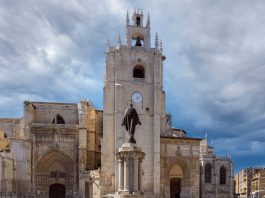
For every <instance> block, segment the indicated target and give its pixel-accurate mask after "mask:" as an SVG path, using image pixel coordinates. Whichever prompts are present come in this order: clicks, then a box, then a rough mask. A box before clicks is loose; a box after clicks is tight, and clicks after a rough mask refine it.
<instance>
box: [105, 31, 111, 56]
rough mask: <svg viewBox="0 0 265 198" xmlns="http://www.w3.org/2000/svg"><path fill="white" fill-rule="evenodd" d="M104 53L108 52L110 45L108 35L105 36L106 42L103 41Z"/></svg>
mask: <svg viewBox="0 0 265 198" xmlns="http://www.w3.org/2000/svg"><path fill="white" fill-rule="evenodd" d="M105 46H106V51H107V52H108V51H109V47H110V43H109V34H107V37H106V41H105Z"/></svg>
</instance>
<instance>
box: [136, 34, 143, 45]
mask: <svg viewBox="0 0 265 198" xmlns="http://www.w3.org/2000/svg"><path fill="white" fill-rule="evenodd" d="M135 46H138V47H142V42H141V38H140V37H139V36H138V37H137V39H136V42H135Z"/></svg>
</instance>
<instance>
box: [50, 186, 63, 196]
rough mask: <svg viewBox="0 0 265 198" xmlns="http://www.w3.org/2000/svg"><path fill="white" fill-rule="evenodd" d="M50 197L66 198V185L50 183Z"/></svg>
mask: <svg viewBox="0 0 265 198" xmlns="http://www.w3.org/2000/svg"><path fill="white" fill-rule="evenodd" d="M49 198H65V186H64V185H62V184H52V185H50V187H49Z"/></svg>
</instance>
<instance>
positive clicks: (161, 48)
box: [160, 40, 163, 54]
mask: <svg viewBox="0 0 265 198" xmlns="http://www.w3.org/2000/svg"><path fill="white" fill-rule="evenodd" d="M160 52H161V54H162V53H163V45H162V40H160Z"/></svg>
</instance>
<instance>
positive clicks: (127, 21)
mask: <svg viewBox="0 0 265 198" xmlns="http://www.w3.org/2000/svg"><path fill="white" fill-rule="evenodd" d="M129 24H130V20H129V11H128V10H127V15H126V25H129Z"/></svg>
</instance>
